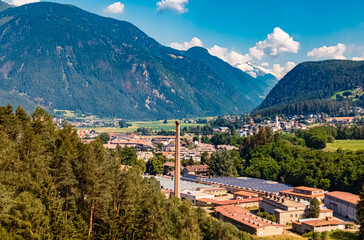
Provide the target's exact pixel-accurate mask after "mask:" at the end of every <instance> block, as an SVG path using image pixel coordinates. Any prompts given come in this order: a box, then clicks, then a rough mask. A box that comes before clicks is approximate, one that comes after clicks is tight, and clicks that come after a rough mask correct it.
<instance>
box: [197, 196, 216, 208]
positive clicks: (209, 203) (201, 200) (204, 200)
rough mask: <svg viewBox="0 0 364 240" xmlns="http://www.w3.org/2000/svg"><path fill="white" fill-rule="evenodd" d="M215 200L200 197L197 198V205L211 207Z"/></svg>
mask: <svg viewBox="0 0 364 240" xmlns="http://www.w3.org/2000/svg"><path fill="white" fill-rule="evenodd" d="M213 201H214V200H212V199H210V198H199V199H197V200H196V206H199V207H211V206H212V202H213Z"/></svg>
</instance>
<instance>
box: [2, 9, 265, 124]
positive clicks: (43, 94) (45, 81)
mask: <svg viewBox="0 0 364 240" xmlns="http://www.w3.org/2000/svg"><path fill="white" fill-rule="evenodd" d="M0 32H1V35H0V90H1V94H2V95H6V94H8V95H9V96H7V97H4V98H1V100H0V104H7V103H9V102H10V103H13V104H23V101H26V104H27V106H35V105H41V106H44V107H46V108H48V109H67V110H80V111H82V112H85V113H91V114H96V115H99V116H117V117H122V118H126V119H163V118H175V117H188V116H207V115H220V114H228V113H241V112H245V111H250V110H252V109H253V108H254V107H256V106H257V105H258V104H259V103H260V102H261V99H262V96H264V90H262V89H264V88H265V87H266V86H265V85H264V84H263V83H262V84H257V83H255V82H254V81H253V79H252V78H251V77H249V76H247V74H245V73H243V72H241V71H240V70H238V69H235V68H233V67H231V66H230V65H228V64H227V63H225V62H223V61H221V60H220V59H217V58H215V57H212V56H211V55H209V54H208V53H207V52H205V53H204V54H203V55H204V57H206V58H212V59H213V61H211V62H207V61H204V60H201V59H199V57H198V56H195V55H193V54H192V53H191V52H192V51H190V52H183V51H177V50H174V49H171V48H168V47H165V46H162V45H160V44H159V43H158V42H156V41H155V40H154V39H152V38H150V37H148V36H147V35H146V34H145V33H143V32H142V31H141V30H139V29H138V28H137V27H135V26H134V25H132V24H130V23H128V22H124V21H118V20H115V19H111V18H104V17H100V16H98V15H95V14H91V13H88V12H86V11H83V10H81V9H79V8H76V7H74V6H70V5H61V4H56V3H46V2H40V3H34V4H28V5H23V6H21V7H13V8H9V9H7V10H5V11H2V12H0ZM7 99H8V100H7ZM9 99H10V100H9Z"/></svg>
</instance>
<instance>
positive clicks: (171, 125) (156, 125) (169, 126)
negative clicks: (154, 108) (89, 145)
mask: <svg viewBox="0 0 364 240" xmlns="http://www.w3.org/2000/svg"><path fill="white" fill-rule="evenodd" d="M129 123H130V124H132V126H130V127H128V128H113V127H100V128H92V129H94V130H95V131H96V132H135V131H136V130H137V129H138V128H142V127H145V128H151V129H153V131H160V130H162V129H163V130H175V129H176V123H175V120H168V122H167V123H166V124H164V123H163V121H149V122H129ZM203 125H204V124H196V123H181V128H184V127H191V126H203Z"/></svg>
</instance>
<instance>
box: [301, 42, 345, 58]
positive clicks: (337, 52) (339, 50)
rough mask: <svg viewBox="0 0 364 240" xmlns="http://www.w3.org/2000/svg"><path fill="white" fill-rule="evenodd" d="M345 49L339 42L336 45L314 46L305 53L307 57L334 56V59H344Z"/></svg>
mask: <svg viewBox="0 0 364 240" xmlns="http://www.w3.org/2000/svg"><path fill="white" fill-rule="evenodd" d="M345 51H346V45H345V44H342V43H339V44H337V45H336V46H330V47H327V46H323V47H320V48H314V49H312V51H310V52H308V53H307V56H308V57H315V58H334V59H346V58H345V57H344V53H345Z"/></svg>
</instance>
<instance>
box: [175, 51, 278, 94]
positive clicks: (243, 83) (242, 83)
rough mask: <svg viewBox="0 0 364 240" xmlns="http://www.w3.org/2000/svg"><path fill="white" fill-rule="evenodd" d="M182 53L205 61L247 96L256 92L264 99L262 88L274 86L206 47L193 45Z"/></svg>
mask: <svg viewBox="0 0 364 240" xmlns="http://www.w3.org/2000/svg"><path fill="white" fill-rule="evenodd" d="M181 54H183V55H184V56H186V57H190V58H193V59H195V60H196V61H201V62H203V63H204V64H206V65H207V66H208V67H209V68H210V69H213V71H214V72H215V73H216V74H217V75H218V76H219V77H221V78H222V79H229V81H228V82H227V83H228V84H230V85H231V86H232V87H235V88H237V89H241V91H242V93H244V94H245V95H246V96H249V95H253V94H254V95H256V96H260V97H261V98H262V99H263V98H264V96H261V95H260V94H262V92H261V89H263V90H264V91H267V90H268V89H269V90H270V89H272V87H273V86H271V87H270V86H268V84H266V83H265V81H264V80H263V81H259V82H257V80H256V79H255V78H253V77H252V76H250V75H249V74H247V73H245V72H243V71H241V70H240V69H238V68H236V67H233V66H231V65H230V64H228V63H227V62H224V61H223V60H221V59H220V58H218V57H215V56H212V55H210V54H209V52H208V51H207V50H206V49H205V48H202V47H193V48H190V49H189V50H187V51H186V52H183V51H181ZM269 90H268V92H269ZM252 91H253V92H252ZM268 92H267V94H268Z"/></svg>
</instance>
